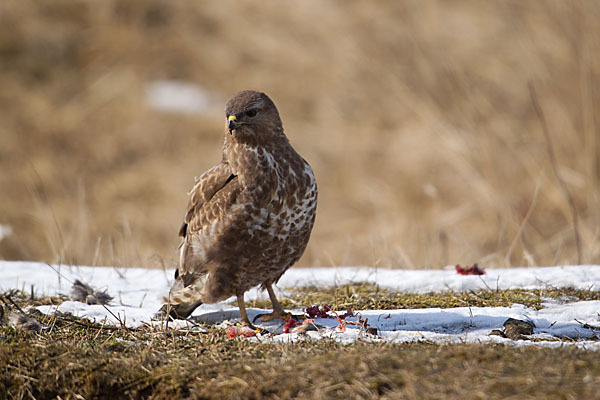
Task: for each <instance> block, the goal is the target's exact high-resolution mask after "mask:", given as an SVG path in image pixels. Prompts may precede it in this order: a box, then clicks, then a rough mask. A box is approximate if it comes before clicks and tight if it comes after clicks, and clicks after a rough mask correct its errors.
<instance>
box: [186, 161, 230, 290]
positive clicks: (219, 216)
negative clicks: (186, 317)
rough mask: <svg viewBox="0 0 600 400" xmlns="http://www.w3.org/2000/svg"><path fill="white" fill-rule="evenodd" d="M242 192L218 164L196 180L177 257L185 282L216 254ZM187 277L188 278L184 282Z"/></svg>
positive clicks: (202, 269)
mask: <svg viewBox="0 0 600 400" xmlns="http://www.w3.org/2000/svg"><path fill="white" fill-rule="evenodd" d="M240 191H241V187H240V184H239V182H238V179H237V176H236V175H234V174H232V173H231V168H230V166H229V165H228V164H226V163H221V164H219V165H217V166H215V167H213V168H212V169H210V170H208V171H207V172H205V173H204V174H203V175H202V176H201V177H200V178H198V180H197V182H196V185H195V186H194V188H193V189H192V191H191V192H190V202H189V207H188V212H187V214H186V216H185V220H184V224H183V226H182V227H181V229H180V235H181V236H182V237H183V238H184V239H183V244H182V248H181V254H180V262H179V274H181V275H182V277H183V278H184V281H186V280H188V279H192V277H193V276H195V274H197V273H202V272H204V271H205V269H206V265H207V263H208V262H209V261H210V260H211V259H212V257H213V256H214V254H215V253H216V252H218V251H219V249H220V246H221V241H222V240H223V233H224V232H227V228H228V227H229V225H230V224H231V221H232V220H233V219H235V218H236V217H235V216H236V215H237V213H235V212H233V210H232V206H233V205H234V204H236V200H237V198H238V194H239V193H240ZM186 275H188V276H189V277H188V278H186Z"/></svg>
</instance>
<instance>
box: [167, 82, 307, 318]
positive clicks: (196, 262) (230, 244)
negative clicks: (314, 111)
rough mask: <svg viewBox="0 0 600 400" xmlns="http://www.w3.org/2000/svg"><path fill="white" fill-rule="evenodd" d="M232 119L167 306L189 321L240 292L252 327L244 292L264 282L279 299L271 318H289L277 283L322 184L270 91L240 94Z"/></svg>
mask: <svg viewBox="0 0 600 400" xmlns="http://www.w3.org/2000/svg"><path fill="white" fill-rule="evenodd" d="M225 116H226V127H225V139H224V144H223V158H222V161H221V162H220V163H219V164H217V165H215V166H214V167H212V168H211V169H209V170H208V171H206V172H205V173H204V174H202V175H201V176H200V177H199V178H197V179H196V184H195V185H194V187H193V188H192V190H191V192H190V201H189V206H188V211H187V213H186V215H185V218H184V223H183V225H182V227H181V229H180V232H179V234H180V236H181V237H182V238H183V241H182V244H181V249H180V259H179V266H178V268H177V272H176V274H175V278H176V279H175V283H174V285H173V288H172V289H171V292H170V298H169V302H170V304H166V305H165V306H163V311H165V310H166V309H169V310H170V315H171V316H172V317H177V318H187V317H188V316H189V315H190V314H191V313H192V312H193V310H194V309H195V308H196V307H198V305H200V304H201V303H214V302H217V301H220V300H224V299H226V298H228V297H230V296H237V298H238V304H239V306H240V314H241V317H242V321H243V322H244V323H246V324H249V325H251V324H250V321H249V320H248V316H247V314H246V310H245V305H244V293H245V292H246V291H247V290H249V289H251V288H252V287H255V286H258V285H261V286H262V288H264V289H266V290H267V291H268V293H269V296H270V298H271V302H272V303H273V313H272V314H269V317H265V316H263V320H266V319H270V318H280V317H284V316H285V315H286V314H285V312H284V311H283V309H282V307H281V305H280V304H279V302H278V301H277V298H276V297H275V294H274V292H273V288H272V285H273V283H276V282H277V281H278V280H279V278H280V277H281V276H282V275H283V273H284V272H285V271H286V270H287V269H288V268H290V267H291V266H292V265H293V264H294V263H295V262H296V261H298V259H299V258H300V256H301V255H302V253H303V252H304V249H305V248H306V245H307V243H308V239H309V236H310V232H311V230H312V227H313V224H314V221H315V214H316V206H317V184H316V180H315V177H314V174H313V172H312V169H311V167H310V165H309V164H308V163H307V162H306V161H305V160H304V159H303V158H302V157H301V156H300V155H299V154H298V153H297V152H296V151H295V150H294V149H293V148H292V146H291V145H290V143H289V141H288V139H287V137H286V136H285V134H284V132H283V126H282V124H281V120H280V118H279V113H278V112H277V108H276V107H275V104H273V102H272V101H271V99H269V97H267V95H266V94H264V93H260V92H255V91H250V90H247V91H243V92H240V93H238V94H236V95H235V96H233V97H232V98H231V99H230V100H229V101H228V102H227V104H226V106H225Z"/></svg>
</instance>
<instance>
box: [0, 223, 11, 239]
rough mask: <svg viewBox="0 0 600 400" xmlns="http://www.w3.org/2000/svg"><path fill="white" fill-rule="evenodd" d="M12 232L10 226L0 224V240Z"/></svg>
mask: <svg viewBox="0 0 600 400" xmlns="http://www.w3.org/2000/svg"><path fill="white" fill-rule="evenodd" d="M12 233H13V230H12V228H11V227H10V226H8V225H0V241H2V239H4V238H5V237H8V236H10V235H12Z"/></svg>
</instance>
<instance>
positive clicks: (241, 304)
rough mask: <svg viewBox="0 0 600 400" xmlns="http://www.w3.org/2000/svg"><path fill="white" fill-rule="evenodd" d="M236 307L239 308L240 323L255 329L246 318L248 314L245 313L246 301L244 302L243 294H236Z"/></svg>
mask: <svg viewBox="0 0 600 400" xmlns="http://www.w3.org/2000/svg"><path fill="white" fill-rule="evenodd" d="M237 302H238V307H239V308H240V316H241V317H242V325H246V326H248V327H249V328H251V329H256V327H255V326H254V325H252V323H251V322H250V319H248V314H247V313H246V303H245V302H244V294H243V293H242V294H238V295H237Z"/></svg>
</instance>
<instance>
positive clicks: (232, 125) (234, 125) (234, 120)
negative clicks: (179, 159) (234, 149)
mask: <svg viewBox="0 0 600 400" xmlns="http://www.w3.org/2000/svg"><path fill="white" fill-rule="evenodd" d="M227 120H228V121H229V122H228V123H227V129H229V134H230V135H231V134H232V133H233V130H234V129H235V128H237V127H238V126H239V124H238V123H237V117H236V116H235V115H230V116H229V118H227Z"/></svg>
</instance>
